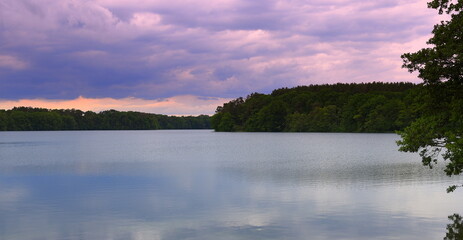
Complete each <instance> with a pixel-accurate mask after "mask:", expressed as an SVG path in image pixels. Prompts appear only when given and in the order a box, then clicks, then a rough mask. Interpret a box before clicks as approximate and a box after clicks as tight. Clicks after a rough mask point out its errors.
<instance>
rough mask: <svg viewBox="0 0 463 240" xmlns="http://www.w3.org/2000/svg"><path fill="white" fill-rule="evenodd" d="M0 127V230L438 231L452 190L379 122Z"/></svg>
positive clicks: (454, 203)
mask: <svg viewBox="0 0 463 240" xmlns="http://www.w3.org/2000/svg"><path fill="white" fill-rule="evenodd" d="M18 134H19V133H18ZM7 135H8V134H7ZM4 136H5V135H3V136H2V135H1V134H0V142H4V143H5V142H8V141H11V142H14V143H21V142H31V143H32V144H1V145H0V159H1V161H0V239H13V240H14V239H52V240H53V239H71V240H72V239H168V240H170V239H172V240H173V239H198V240H199V239H201V240H203V239H214V240H215V239H289V240H291V239H315V240H317V239H439V238H442V232H443V229H444V228H445V225H446V224H447V222H446V217H447V216H446V215H442V213H448V212H457V211H458V210H459V209H458V208H459V207H460V206H461V202H462V200H463V195H462V194H461V193H460V192H455V193H454V194H450V195H449V194H446V193H445V187H446V186H447V185H448V183H447V182H445V181H444V180H442V176H441V175H439V174H438V173H434V172H429V171H427V170H426V169H425V168H423V167H421V165H420V163H419V157H417V158H416V159H414V158H413V156H412V155H407V154H401V153H397V152H396V147H395V145H394V140H395V139H394V138H395V135H388V134H386V135H380V134H378V135H362V134H359V135H355V134H354V135H350V134H335V135H330V134H328V135H324V134H228V133H223V134H222V133H213V132H208V131H160V132H156V131H151V132H149V131H148V132H145V131H141V132H69V133H61V132H56V133H55V132H53V133H46V132H41V133H28V134H26V133H21V134H19V135H14V134H12V133H9V135H8V138H5V137H4ZM2 137H3V138H2ZM26 140H27V141H26ZM39 143H40V144H39ZM322 143H327V144H328V145H320V144H322ZM317 144H318V145H317ZM362 147H363V148H364V150H363V151H361V150H359V149H361V148H362ZM415 161H416V162H415ZM446 181H447V180H446ZM430 206H432V207H430Z"/></svg>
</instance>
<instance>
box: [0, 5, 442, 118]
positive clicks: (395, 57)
mask: <svg viewBox="0 0 463 240" xmlns="http://www.w3.org/2000/svg"><path fill="white" fill-rule="evenodd" d="M438 20H439V16H438V15H437V14H436V12H435V11H434V10H431V9H427V8H426V1H423V0H375V1H363V0H362V1H359V0H247V1H246V0H209V1H204V0H194V1H192V0H0V109H9V108H11V107H13V106H34V107H46V108H79V109H82V110H94V111H101V110H105V109H117V110H134V111H144V112H154V113H162V114H169V115H171V114H172V115H190V114H191V115H197V114H212V113H214V110H215V107H216V106H218V105H221V104H222V103H223V102H225V101H229V100H231V99H233V98H237V97H240V96H243V97H245V96H246V95H248V94H250V93H252V92H261V93H269V92H271V91H272V90H273V89H275V88H281V87H294V86H297V85H307V84H323V83H337V82H343V83H352V82H372V81H382V82H398V81H409V82H420V80H419V79H417V78H416V75H415V74H410V73H408V72H407V71H406V70H404V69H401V64H402V62H401V59H400V55H401V54H402V53H404V52H411V51H416V50H418V49H420V48H422V47H425V46H426V45H425V42H426V40H427V39H428V38H429V37H430V33H431V30H432V26H433V25H434V24H435V23H437V22H438Z"/></svg>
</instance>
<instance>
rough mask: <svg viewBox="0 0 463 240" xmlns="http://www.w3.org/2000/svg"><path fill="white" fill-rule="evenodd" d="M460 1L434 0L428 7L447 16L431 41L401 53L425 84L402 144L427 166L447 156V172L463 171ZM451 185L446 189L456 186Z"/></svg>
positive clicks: (452, 188)
mask: <svg viewBox="0 0 463 240" xmlns="http://www.w3.org/2000/svg"><path fill="white" fill-rule="evenodd" d="M462 6H463V1H462V0H458V1H452V0H434V1H431V2H429V3H428V7H430V8H434V9H437V10H438V11H439V14H447V15H449V20H446V21H442V22H440V23H439V24H437V25H435V26H434V29H433V31H432V33H433V37H432V38H431V39H429V41H428V42H427V43H428V44H429V45H430V47H428V48H424V49H421V50H419V51H418V52H415V53H406V54H403V55H402V59H403V61H404V64H403V67H404V68H407V69H408V70H409V71H410V72H414V71H418V73H419V75H418V76H419V77H420V78H422V79H423V82H424V87H423V88H422V89H421V90H420V93H421V95H422V96H423V97H421V102H422V104H421V107H420V108H419V111H420V116H419V117H418V119H416V120H415V121H414V122H413V123H412V124H411V125H410V126H409V127H407V128H405V130H404V131H402V132H400V135H401V136H402V140H401V141H398V144H399V145H400V149H401V150H402V151H408V152H419V153H420V155H421V157H422V161H423V164H424V165H426V166H429V167H432V166H433V165H435V164H437V162H438V160H439V159H443V160H444V161H446V162H447V165H446V168H445V172H446V174H447V175H449V176H452V175H458V174H461V172H462V171H463V139H462V137H463V119H462V116H463V13H462V12H461V10H462ZM455 188H456V186H451V187H449V188H448V191H449V192H451V191H453V190H455Z"/></svg>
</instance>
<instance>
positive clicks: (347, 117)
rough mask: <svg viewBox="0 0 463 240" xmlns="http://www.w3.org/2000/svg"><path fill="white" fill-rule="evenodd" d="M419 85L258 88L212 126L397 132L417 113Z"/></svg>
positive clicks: (221, 128)
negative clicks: (414, 107) (414, 104)
mask: <svg viewBox="0 0 463 240" xmlns="http://www.w3.org/2000/svg"><path fill="white" fill-rule="evenodd" d="M417 88H419V86H417V85H414V84H411V83H377V82H373V83H361V84H341V83H338V84H334V85H310V86H299V87H296V88H291V89H289V88H282V89H276V90H274V91H273V92H272V93H271V94H269V95H266V94H259V93H253V94H251V95H249V96H247V97H246V99H243V98H238V99H235V100H233V101H230V102H229V103H225V104H224V105H223V106H220V107H218V108H217V111H216V114H215V115H214V116H212V120H211V121H212V127H213V128H214V129H215V130H216V131H249V132H281V131H290V132H393V131H395V130H399V129H402V128H403V127H404V126H406V125H408V124H409V123H410V122H411V121H412V120H413V119H415V118H416V116H415V115H416V113H415V112H413V111H412V110H411V109H408V108H407V106H408V104H410V102H411V101H412V100H414V99H415V98H414V97H408V95H409V94H415V92H414V91H413V90H414V89H417ZM407 97H408V98H407ZM406 101H407V104H406Z"/></svg>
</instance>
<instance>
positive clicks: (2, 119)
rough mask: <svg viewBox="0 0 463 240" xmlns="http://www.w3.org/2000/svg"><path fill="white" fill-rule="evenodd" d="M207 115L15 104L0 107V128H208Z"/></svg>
mask: <svg viewBox="0 0 463 240" xmlns="http://www.w3.org/2000/svg"><path fill="white" fill-rule="evenodd" d="M210 128H211V124H210V117H209V116H207V115H199V116H196V117H193V116H185V117H176V116H167V115H160V114H151V113H141V112H119V111H116V110H108V111H102V112H100V113H95V112H92V111H86V112H84V111H81V110H76V109H66V110H64V109H60V110H57V109H55V110H50V109H45V108H31V107H16V108H13V109H11V110H0V131H41V130H155V129H210Z"/></svg>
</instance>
